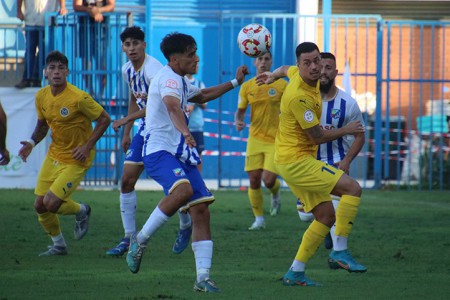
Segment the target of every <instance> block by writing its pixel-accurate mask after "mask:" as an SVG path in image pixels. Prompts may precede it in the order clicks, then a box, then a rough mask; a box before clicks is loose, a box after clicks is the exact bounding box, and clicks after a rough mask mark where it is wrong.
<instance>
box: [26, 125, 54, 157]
mask: <svg viewBox="0 0 450 300" xmlns="http://www.w3.org/2000/svg"><path fill="white" fill-rule="evenodd" d="M48 130H49V126H48V124H47V122H46V121H45V120H39V119H38V120H37V122H36V127H35V128H34V131H33V134H32V135H31V139H32V140H33V142H34V144H35V145H37V144H39V142H40V141H42V140H43V139H44V138H45V137H46V136H47V133H48ZM20 143H21V144H22V148H20V150H19V157H20V158H21V159H22V160H23V161H24V162H26V161H27V157H28V156H29V155H30V153H31V151H32V150H33V147H34V146H35V145H32V144H31V143H30V141H21V142H20Z"/></svg>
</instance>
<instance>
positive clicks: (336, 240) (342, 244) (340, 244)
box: [330, 197, 348, 251]
mask: <svg viewBox="0 0 450 300" xmlns="http://www.w3.org/2000/svg"><path fill="white" fill-rule="evenodd" d="M339 199H340V198H339V197H333V200H332V201H333V206H334V211H337V208H338V206H339ZM335 230H336V225H333V227H331V229H330V235H331V239H332V240H333V250H334V251H342V250H346V249H348V246H347V241H348V238H347V237H343V236H337V235H336V234H335V233H334V231H335Z"/></svg>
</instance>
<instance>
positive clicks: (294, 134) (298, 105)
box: [257, 42, 364, 286]
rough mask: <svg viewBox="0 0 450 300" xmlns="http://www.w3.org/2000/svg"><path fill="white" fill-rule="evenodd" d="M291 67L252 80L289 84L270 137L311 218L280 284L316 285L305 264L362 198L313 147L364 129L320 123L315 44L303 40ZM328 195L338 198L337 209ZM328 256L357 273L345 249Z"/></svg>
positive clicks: (344, 226) (356, 124)
mask: <svg viewBox="0 0 450 300" xmlns="http://www.w3.org/2000/svg"><path fill="white" fill-rule="evenodd" d="M295 53H296V57H297V62H296V66H282V67H279V68H278V69H276V70H275V71H274V72H273V73H271V72H265V73H262V74H260V75H258V76H257V83H258V84H263V83H266V84H267V83H271V82H274V81H275V80H276V79H278V78H281V77H284V76H288V77H289V80H290V81H289V84H288V86H287V88H286V90H285V92H284V94H283V97H282V98H281V106H280V111H281V114H280V125H279V128H278V131H277V136H276V138H275V164H276V168H277V171H278V172H279V174H280V175H281V176H282V177H283V179H284V180H285V181H286V183H287V184H288V186H289V188H290V189H291V191H292V192H293V193H294V194H295V195H296V196H297V198H299V199H301V200H302V202H303V205H304V210H305V211H306V212H309V211H311V212H312V213H313V215H314V217H315V220H314V221H313V222H312V223H311V225H310V226H309V227H308V229H307V230H306V231H305V233H304V234H303V238H302V242H301V244H300V247H299V249H298V251H297V254H296V256H295V259H294V261H293V263H292V265H291V267H290V269H289V271H288V272H287V273H286V274H285V275H284V277H283V284H285V285H289V286H294V285H300V286H316V285H320V284H319V283H317V282H314V281H312V280H310V279H308V278H307V277H306V276H305V265H306V263H307V262H308V261H309V259H310V258H311V257H312V256H313V255H314V253H315V252H316V251H317V248H318V247H319V245H320V244H321V243H322V242H323V240H324V238H325V235H327V234H328V232H329V231H330V228H331V226H333V224H334V223H335V222H336V235H339V236H343V237H347V236H348V235H349V233H350V231H351V228H352V225H353V222H354V220H355V217H356V214H357V211H358V206H359V203H360V197H361V187H360V186H359V184H358V182H356V181H355V180H354V179H352V178H351V177H350V176H348V175H346V174H345V173H344V172H343V171H342V170H339V169H335V168H333V167H331V166H329V165H328V164H327V163H325V162H322V161H319V160H317V158H316V157H317V148H318V145H320V144H323V143H325V142H329V141H332V140H335V139H337V138H339V137H342V136H344V135H347V134H357V133H360V132H364V126H363V125H362V124H361V123H360V121H353V122H350V123H349V124H348V125H346V126H344V127H341V128H338V129H336V130H327V131H325V130H323V129H322V128H321V127H320V116H321V113H322V100H321V96H320V90H319V78H320V74H321V68H322V64H321V58H320V51H319V48H318V47H317V45H316V44H314V43H311V42H304V43H301V44H300V45H298V46H297V48H296V51H295ZM330 194H333V195H337V196H341V202H340V204H339V207H338V209H337V211H336V214H335V211H334V208H333V204H332V203H331V196H330ZM330 258H332V259H334V260H336V261H337V262H338V263H340V264H342V265H343V267H345V268H347V269H353V270H354V271H355V272H358V269H359V267H360V265H359V264H358V263H357V262H356V261H355V260H354V259H353V258H352V257H351V255H350V253H349V252H348V250H344V251H333V252H332V253H331V254H330Z"/></svg>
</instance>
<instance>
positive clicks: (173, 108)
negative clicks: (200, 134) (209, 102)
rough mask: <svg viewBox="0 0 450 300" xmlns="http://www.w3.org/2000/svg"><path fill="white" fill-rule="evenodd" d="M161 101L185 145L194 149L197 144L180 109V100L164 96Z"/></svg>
mask: <svg viewBox="0 0 450 300" xmlns="http://www.w3.org/2000/svg"><path fill="white" fill-rule="evenodd" d="M163 101H164V104H165V105H166V108H167V111H168V112H169V116H170V119H171V120H172V123H173V125H174V126H175V128H176V129H177V130H178V131H179V132H181V134H182V135H183V137H184V140H185V142H186V145H188V146H189V147H190V148H193V147H195V146H196V145H197V144H196V143H195V140H194V137H193V136H192V134H191V132H190V131H189V128H188V125H187V123H186V120H185V116H184V112H183V111H182V110H181V108H180V99H178V98H176V97H172V96H165V97H164V98H163Z"/></svg>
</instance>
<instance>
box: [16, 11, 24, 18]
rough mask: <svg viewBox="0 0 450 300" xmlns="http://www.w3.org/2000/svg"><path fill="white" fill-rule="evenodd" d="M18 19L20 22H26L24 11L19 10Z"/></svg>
mask: <svg viewBox="0 0 450 300" xmlns="http://www.w3.org/2000/svg"><path fill="white" fill-rule="evenodd" d="M17 18H18V19H19V20H20V21H24V20H25V16H24V15H23V12H22V10H19V11H18V12H17Z"/></svg>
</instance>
